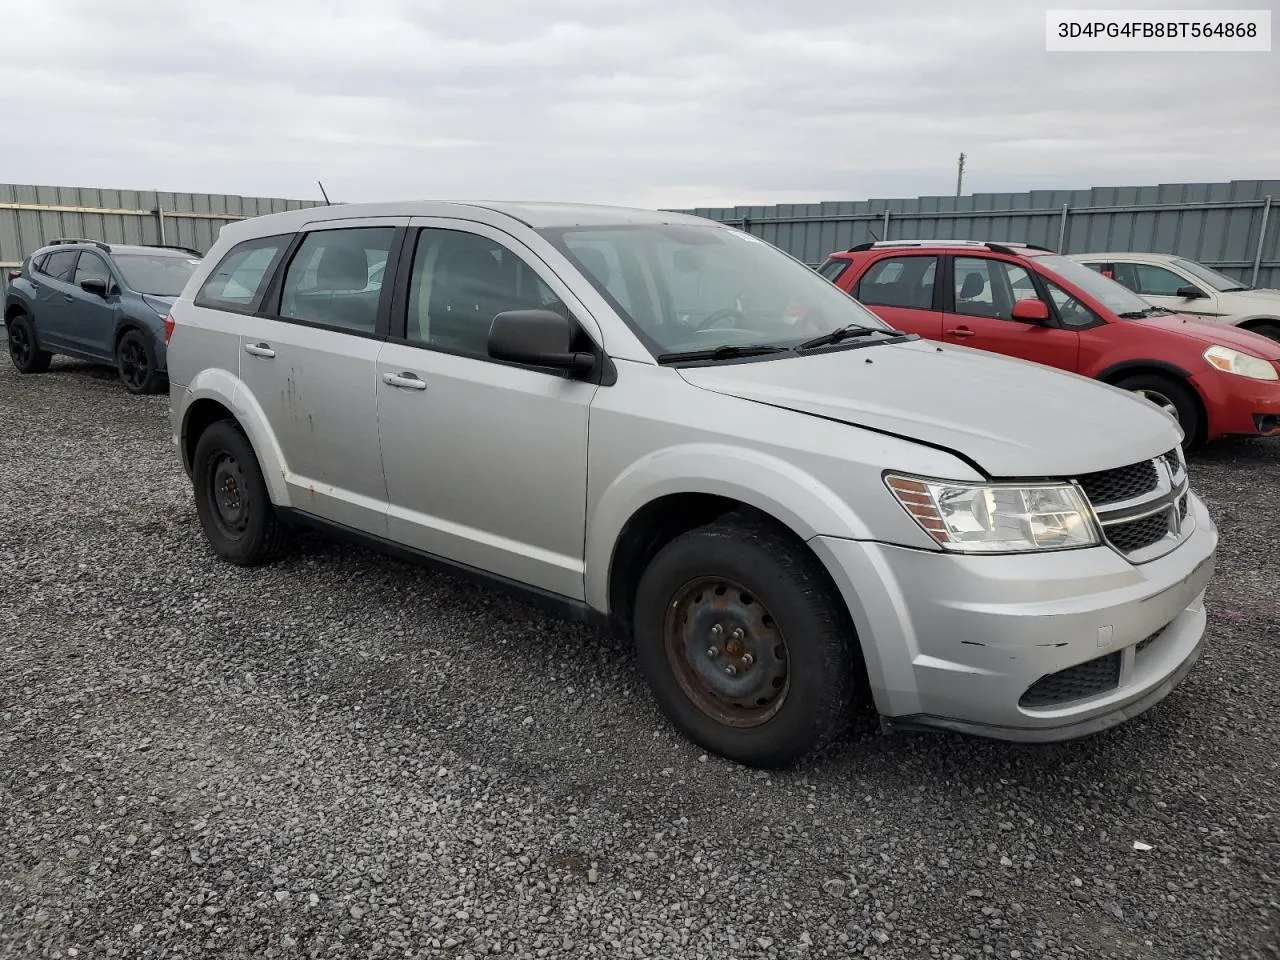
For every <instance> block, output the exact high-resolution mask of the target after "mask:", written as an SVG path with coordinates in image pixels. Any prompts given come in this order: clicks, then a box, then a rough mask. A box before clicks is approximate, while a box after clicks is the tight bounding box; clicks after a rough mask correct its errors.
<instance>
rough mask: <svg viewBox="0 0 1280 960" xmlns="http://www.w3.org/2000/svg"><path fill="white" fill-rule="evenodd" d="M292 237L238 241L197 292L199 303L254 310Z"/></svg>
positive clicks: (237, 310)
mask: <svg viewBox="0 0 1280 960" xmlns="http://www.w3.org/2000/svg"><path fill="white" fill-rule="evenodd" d="M288 241H289V238H288V237H261V238H259V239H257V240H246V241H245V242H244V243H239V244H236V245H235V246H234V247H232V248H231V249H230V250H229V251H227V255H226V256H225V257H223V258H222V260H221V261H220V262H219V263H218V265H217V266H216V267H215V268H214V270H213V273H211V274H209V277H208V279H206V280H205V282H204V284H203V285H202V286H201V287H200V292H199V293H197V294H196V299H195V304H196V306H197V307H212V308H213V309H214V310H230V311H232V312H233V313H250V312H252V310H253V305H254V304H255V303H256V302H257V300H258V296H259V294H260V293H261V292H262V288H263V287H264V286H265V284H266V280H267V278H268V277H269V276H270V275H271V269H272V267H273V266H274V264H275V262H276V260H277V259H278V258H279V256H280V253H281V251H283V250H284V248H285V246H286V244H287V243H288Z"/></svg>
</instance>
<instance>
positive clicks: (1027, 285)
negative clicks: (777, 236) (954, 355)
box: [819, 240, 1280, 446]
mask: <svg viewBox="0 0 1280 960" xmlns="http://www.w3.org/2000/svg"><path fill="white" fill-rule="evenodd" d="M819 272H820V273H821V274H822V275H823V276H825V277H826V278H827V279H828V280H831V281H832V282H833V283H835V284H836V285H837V286H839V287H840V288H841V289H843V290H845V291H846V292H847V293H850V294H852V295H853V296H854V297H856V298H857V299H858V300H860V301H861V302H862V303H864V304H865V305H866V306H867V307H869V308H870V309H871V310H872V311H874V312H875V313H876V314H878V315H879V316H880V317H881V318H883V319H884V320H885V321H886V322H887V323H889V324H891V325H893V326H894V327H896V328H897V329H899V330H904V331H907V332H910V333H917V334H919V335H920V336H922V337H926V338H928V339H930V340H937V341H941V342H943V343H951V344H955V345H957V346H966V347H976V348H977V349H979V350H989V351H991V352H992V353H1002V354H1004V355H1006V356H1010V357H1020V358H1022V359H1024V360H1032V361H1035V362H1036V363H1044V364H1048V365H1049V366H1051V367H1058V368H1059V369H1062V370H1069V371H1071V372H1073V373H1079V374H1083V375H1084V376H1087V377H1093V378H1095V379H1097V380H1101V381H1103V382H1104V383H1109V384H1112V385H1114V386H1117V387H1120V388H1122V389H1125V390H1132V391H1134V392H1136V393H1140V394H1142V395H1143V396H1145V397H1146V398H1147V399H1148V400H1150V401H1152V402H1153V403H1155V404H1157V405H1158V406H1160V407H1163V408H1164V409H1165V410H1166V411H1167V412H1169V413H1170V414H1172V415H1173V416H1175V417H1176V418H1177V420H1178V422H1179V423H1180V424H1181V426H1182V429H1183V432H1184V433H1185V434H1186V437H1187V439H1186V444H1187V446H1192V445H1195V444H1197V443H1201V442H1204V441H1208V440H1215V439H1217V438H1219V437H1225V436H1233V435H1244V436H1253V437H1257V436H1274V435H1280V343H1277V342H1276V341H1274V340H1269V339H1267V338H1266V337H1264V336H1262V335H1260V334H1256V333H1250V332H1249V331H1247V330H1240V329H1237V328H1235V327H1224V326H1223V325H1221V324H1211V323H1204V322H1201V321H1197V320H1196V319H1195V318H1193V317H1189V316H1184V315H1182V314H1177V313H1172V312H1170V311H1168V310H1165V309H1164V308H1162V307H1153V306H1152V305H1151V304H1149V303H1147V302H1146V301H1145V300H1143V299H1141V298H1140V297H1139V296H1138V295H1137V294H1135V293H1133V292H1131V291H1130V290H1128V289H1126V288H1125V287H1122V286H1121V285H1120V284H1118V283H1116V282H1114V281H1112V280H1108V279H1107V278H1106V277H1104V276H1102V275H1101V274H1099V273H1096V272H1094V271H1093V270H1090V269H1089V268H1088V267H1086V266H1085V265H1084V264H1082V263H1077V262H1075V261H1074V260H1068V259H1067V258H1066V257H1062V256H1059V255H1058V254H1055V253H1054V252H1053V251H1052V250H1047V249H1045V248H1044V247H1037V246H1032V245H1028V244H1016V243H982V242H977V241H965V240H956V241H950V240H948V241H889V242H879V243H864V244H861V245H860V246H856V247H852V248H850V249H849V250H847V251H843V252H840V253H833V254H831V256H830V257H828V258H827V261H826V263H824V264H823V265H822V266H821V267H819Z"/></svg>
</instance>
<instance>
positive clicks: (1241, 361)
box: [1204, 344, 1280, 380]
mask: <svg viewBox="0 0 1280 960" xmlns="http://www.w3.org/2000/svg"><path fill="white" fill-rule="evenodd" d="M1204 358H1205V359H1206V360H1208V361H1209V362H1210V363H1211V364H1213V365H1214V366H1215V367H1217V368H1218V369H1219V370H1221V371H1223V372H1224V373H1234V374H1236V375H1237V376H1240V377H1248V378H1249V379H1250V380H1280V374H1278V373H1276V368H1275V366H1274V365H1273V364H1270V363H1268V362H1267V361H1266V360H1263V359H1262V358H1261V357H1255V356H1253V355H1252V354H1249V353H1241V352H1240V351H1239V350H1232V349H1231V348H1230V347H1220V346H1218V345H1217V344H1214V345H1213V346H1212V347H1210V348H1209V349H1208V350H1206V351H1205V352H1204Z"/></svg>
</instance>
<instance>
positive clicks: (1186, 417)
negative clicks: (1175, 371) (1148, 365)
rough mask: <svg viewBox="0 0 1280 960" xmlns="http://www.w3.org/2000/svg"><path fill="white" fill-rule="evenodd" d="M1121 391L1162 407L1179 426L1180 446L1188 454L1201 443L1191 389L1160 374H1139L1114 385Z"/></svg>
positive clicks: (1194, 399) (1197, 405)
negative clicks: (1181, 434)
mask: <svg viewBox="0 0 1280 960" xmlns="http://www.w3.org/2000/svg"><path fill="white" fill-rule="evenodd" d="M1116 386H1117V387H1119V388H1120V389H1121V390H1129V391H1131V392H1133V393H1136V394H1138V395H1140V396H1142V397H1145V398H1146V399H1147V400H1150V401H1151V402H1152V403H1154V404H1155V405H1156V406H1157V407H1161V408H1162V409H1164V410H1167V411H1168V412H1170V413H1173V414H1174V415H1175V416H1176V417H1177V418H1178V425H1179V426H1180V427H1182V432H1183V433H1184V434H1185V435H1186V436H1185V437H1184V439H1183V441H1182V446H1183V447H1184V448H1185V449H1187V450H1190V449H1192V448H1193V447H1195V446H1196V445H1198V444H1199V442H1200V433H1201V428H1202V426H1203V425H1202V424H1201V422H1200V421H1201V416H1200V406H1199V404H1197V403H1196V398H1195V395H1194V394H1193V393H1192V392H1191V388H1190V387H1188V386H1186V385H1185V384H1183V383H1181V382H1180V381H1178V380H1175V379H1174V378H1173V377H1166V376H1163V375H1162V374H1159V373H1140V374H1136V375H1134V376H1132V377H1126V378H1125V379H1123V380H1121V381H1119V382H1118V383H1116Z"/></svg>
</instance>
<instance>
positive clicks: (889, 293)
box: [856, 257, 938, 310]
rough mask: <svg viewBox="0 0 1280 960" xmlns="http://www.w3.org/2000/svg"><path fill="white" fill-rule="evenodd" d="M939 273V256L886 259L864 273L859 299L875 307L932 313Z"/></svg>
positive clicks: (860, 281)
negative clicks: (935, 278)
mask: <svg viewBox="0 0 1280 960" xmlns="http://www.w3.org/2000/svg"><path fill="white" fill-rule="evenodd" d="M937 271H938V258H937V257H885V258H884V259H883V260H877V261H876V262H875V263H873V264H872V265H871V268H870V269H869V270H867V272H866V273H865V274H863V276H862V279H861V280H859V281H858V291H857V294H856V296H857V298H858V301H859V302H860V303H865V304H869V305H872V306H879V307H914V308H915V309H917V310H931V309H933V278H934V276H935V275H936V274H937Z"/></svg>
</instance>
